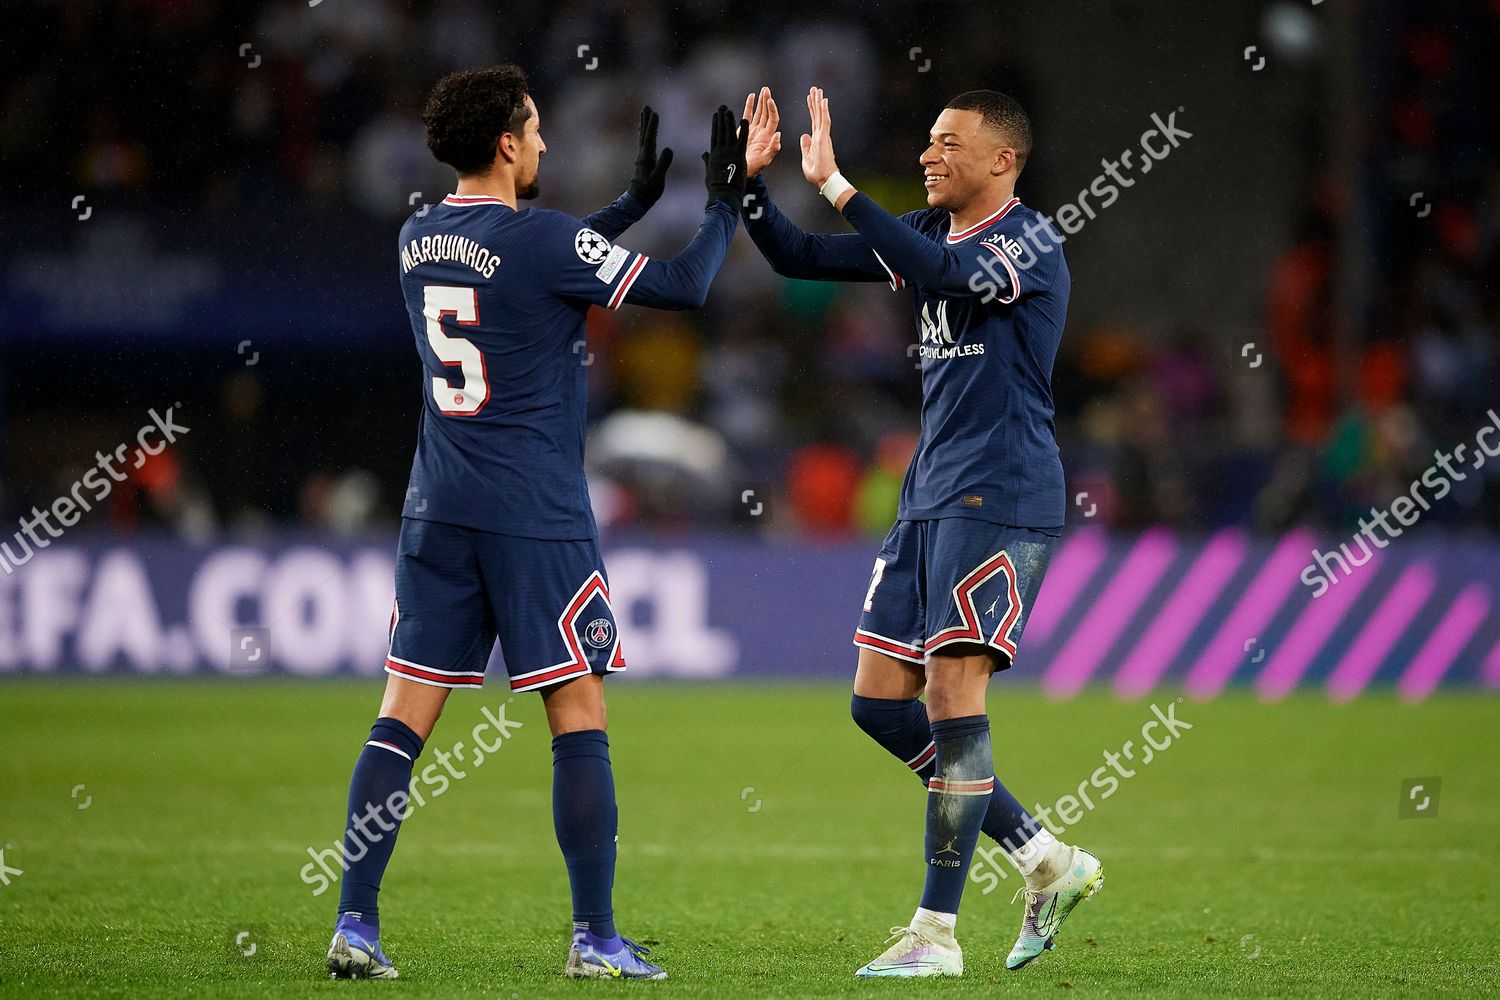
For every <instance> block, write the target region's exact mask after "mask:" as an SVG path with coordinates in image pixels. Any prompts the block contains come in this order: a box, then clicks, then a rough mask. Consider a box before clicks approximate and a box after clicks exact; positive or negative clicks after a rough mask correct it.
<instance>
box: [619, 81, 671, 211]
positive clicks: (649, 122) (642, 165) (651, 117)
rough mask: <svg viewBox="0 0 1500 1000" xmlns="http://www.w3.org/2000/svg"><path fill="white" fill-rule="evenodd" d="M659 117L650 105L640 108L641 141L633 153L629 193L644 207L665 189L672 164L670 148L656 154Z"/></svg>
mask: <svg viewBox="0 0 1500 1000" xmlns="http://www.w3.org/2000/svg"><path fill="white" fill-rule="evenodd" d="M659 121H660V118H659V117H658V116H657V114H656V112H655V111H652V110H651V105H649V104H648V105H646V106H645V107H644V108H641V142H640V146H639V147H638V148H637V150H636V154H635V176H634V177H632V178H630V188H629V190H630V193H631V194H632V195H634V196H635V200H636V201H638V202H640V203H641V204H642V205H643V206H644V207H646V208H650V207H651V206H652V205H655V204H656V201H657V199H658V198H660V197H661V195H662V192H663V191H665V190H666V189H667V168H668V167H670V166H671V165H672V149H671V147H670V146H669V147H667V148H666V149H663V150H662V151H661V155H660V156H657V155H656V127H657V124H658V123H659Z"/></svg>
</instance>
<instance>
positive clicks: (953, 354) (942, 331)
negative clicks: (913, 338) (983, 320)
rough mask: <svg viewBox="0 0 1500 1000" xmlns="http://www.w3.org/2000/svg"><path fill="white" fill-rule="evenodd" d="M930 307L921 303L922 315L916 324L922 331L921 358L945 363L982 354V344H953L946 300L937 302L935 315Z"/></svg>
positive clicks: (928, 304) (928, 303)
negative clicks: (953, 359)
mask: <svg viewBox="0 0 1500 1000" xmlns="http://www.w3.org/2000/svg"><path fill="white" fill-rule="evenodd" d="M931 306H932V303H931V302H923V303H922V314H921V316H920V318H919V319H918V324H917V325H918V326H919V327H920V328H921V330H922V349H921V357H923V358H925V359H930V360H932V361H947V360H949V359H951V358H972V357H978V356H979V355H981V354H983V353H984V345H983V344H959V343H955V342H954V338H953V328H952V327H951V326H949V325H948V300H947V299H941V300H939V301H938V303H937V311H936V313H934V312H933V310H932V308H931ZM929 344H932V345H936V346H929Z"/></svg>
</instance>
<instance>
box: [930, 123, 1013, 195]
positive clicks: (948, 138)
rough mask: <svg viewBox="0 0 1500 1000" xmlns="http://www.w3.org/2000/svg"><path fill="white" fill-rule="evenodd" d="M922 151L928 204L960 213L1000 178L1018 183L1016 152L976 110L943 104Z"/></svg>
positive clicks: (990, 191)
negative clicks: (988, 125)
mask: <svg viewBox="0 0 1500 1000" xmlns="http://www.w3.org/2000/svg"><path fill="white" fill-rule="evenodd" d="M928 140H929V141H928V145H927V149H926V150H924V151H923V152H922V156H921V158H920V161H919V162H920V163H921V164H922V183H923V185H924V186H925V187H926V188H927V204H929V205H931V206H932V207H933V208H942V209H947V210H948V211H949V212H954V213H960V212H963V211H964V210H965V209H967V208H968V207H969V206H970V205H971V204H973V203H974V201H975V200H976V199H980V198H985V197H986V196H989V195H991V194H997V193H998V192H996V188H997V187H998V186H1000V185H1001V184H1002V183H1003V182H1002V180H1001V179H1002V178H1003V177H1005V176H1006V175H1007V174H1009V175H1010V184H1011V185H1012V186H1014V184H1015V171H1016V151H1015V149H1014V148H1013V147H1011V146H1007V145H1005V144H1004V142H1003V140H1002V137H1001V135H1000V134H999V133H998V132H996V131H995V130H994V129H992V128H989V127H987V126H986V125H985V124H984V116H983V115H982V114H980V113H979V112H978V111H960V110H958V109H956V108H944V109H943V113H942V114H940V115H938V117H937V121H935V122H934V123H933V125H932V132H931V133H930V134H929V136H928Z"/></svg>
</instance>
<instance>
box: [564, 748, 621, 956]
mask: <svg viewBox="0 0 1500 1000" xmlns="http://www.w3.org/2000/svg"><path fill="white" fill-rule="evenodd" d="M552 823H553V825H554V826H555V827H556V828H557V844H558V846H559V847H561V848H562V854H563V861H564V862H565V863H566V864H567V866H568V883H569V884H570V885H571V886H572V889H573V924H574V926H575V927H578V926H581V925H582V926H587V928H588V930H589V932H590V933H591V934H593V935H595V936H596V937H601V938H606V939H608V938H613V937H614V936H615V911H614V903H613V901H612V898H611V897H612V894H613V892H614V885H615V832H616V830H617V828H618V825H619V812H618V811H617V810H616V808H615V778H614V772H613V771H611V770H610V766H609V737H608V736H607V735H606V734H605V732H604V730H602V729H589V730H584V731H583V732H577V733H563V734H562V735H561V736H558V737H555V738H554V739H553V740H552Z"/></svg>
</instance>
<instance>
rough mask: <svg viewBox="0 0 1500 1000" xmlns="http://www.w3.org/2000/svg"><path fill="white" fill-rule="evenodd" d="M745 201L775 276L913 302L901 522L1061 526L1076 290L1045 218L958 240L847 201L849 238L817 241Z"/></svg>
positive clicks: (749, 224)
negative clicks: (1055, 392) (1061, 417)
mask: <svg viewBox="0 0 1500 1000" xmlns="http://www.w3.org/2000/svg"><path fill="white" fill-rule="evenodd" d="M750 190H751V195H752V197H751V198H750V199H749V200H748V204H747V207H746V212H745V218H746V228H747V230H748V231H749V232H750V234H751V237H752V238H753V239H754V240H755V242H756V244H757V246H758V247H759V248H760V249H761V251H762V253H763V254H764V255H765V256H766V258H767V260H769V261H770V262H771V264H772V266H773V267H775V269H776V270H777V271H778V272H779V273H782V274H786V275H788V276H791V277H803V278H823V279H831V280H845V281H849V280H854V281H882V280H883V281H888V282H889V283H890V285H891V287H892V288H897V289H900V288H906V287H911V288H913V289H914V290H915V295H914V296H913V299H912V316H913V320H914V322H915V326H916V329H917V334H918V338H919V344H918V346H917V347H916V348H915V349H914V352H913V353H914V354H919V356H920V357H921V360H922V428H921V435H920V438H919V441H918V445H917V450H916V454H915V455H914V456H913V457H912V462H911V466H910V468H908V469H907V473H906V481H905V483H904V484H903V486H902V490H901V506H900V514H899V516H900V518H901V519H902V520H927V519H934V518H942V517H969V518H976V519H979V520H985V521H992V522H994V523H997V524H1005V525H1012V526H1016V527H1026V528H1040V529H1054V528H1059V527H1061V526H1062V523H1063V519H1064V514H1065V510H1066V506H1065V505H1066V499H1065V492H1064V485H1063V470H1062V462H1061V460H1060V459H1059V457H1058V450H1057V434H1056V430H1055V427H1054V423H1053V412H1054V407H1053V402H1052V367H1053V363H1054V361H1055V360H1056V357H1057V348H1058V343H1059V341H1060V340H1061V338H1062V329H1063V323H1064V320H1065V319H1066V316H1067V310H1068V294H1069V291H1070V289H1071V279H1070V278H1069V275H1068V266H1067V263H1066V261H1065V260H1064V259H1063V252H1062V247H1061V240H1060V239H1058V238H1057V237H1056V234H1055V233H1053V232H1052V231H1051V230H1050V228H1049V227H1047V226H1046V225H1045V224H1044V223H1043V222H1042V221H1041V216H1040V215H1039V214H1038V213H1036V212H1034V211H1032V210H1031V209H1029V208H1026V207H1025V206H1024V205H1022V204H1021V203H1020V201H1019V200H1018V199H1014V198H1012V199H1011V200H1010V201H1009V202H1008V203H1006V204H1005V205H1004V206H1002V207H1001V208H999V209H998V210H997V211H996V212H995V213H994V214H993V215H991V216H990V217H989V218H988V219H986V220H984V221H983V222H980V223H979V224H977V225H975V226H973V227H971V228H969V229H967V230H965V231H963V232H959V233H953V232H950V231H949V227H950V224H951V216H950V215H949V214H948V213H947V212H946V211H943V210H941V209H924V210H922V211H917V212H909V213H907V214H906V215H903V216H901V217H900V218H899V219H898V218H896V217H894V216H892V215H890V214H889V213H887V212H886V211H885V210H883V209H882V208H880V206H878V205H876V204H875V202H873V201H872V200H870V198H868V197H867V196H865V195H864V194H856V195H855V196H854V197H853V198H851V199H850V200H849V202H848V204H846V205H845V206H844V216H845V218H847V219H848V220H849V222H850V223H851V224H853V225H854V227H855V228H856V229H857V230H858V232H857V233H855V234H850V235H837V236H813V235H808V234H806V233H802V232H801V231H800V230H798V229H796V227H795V226H793V225H792V224H791V223H790V222H789V221H787V220H786V218H785V216H782V215H781V214H780V212H778V211H777V210H776V208H775V206H774V205H773V204H771V202H770V198H769V195H768V194H767V193H766V191H765V186H764V185H763V184H761V183H759V182H758V181H755V182H752V184H751V188H750Z"/></svg>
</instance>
